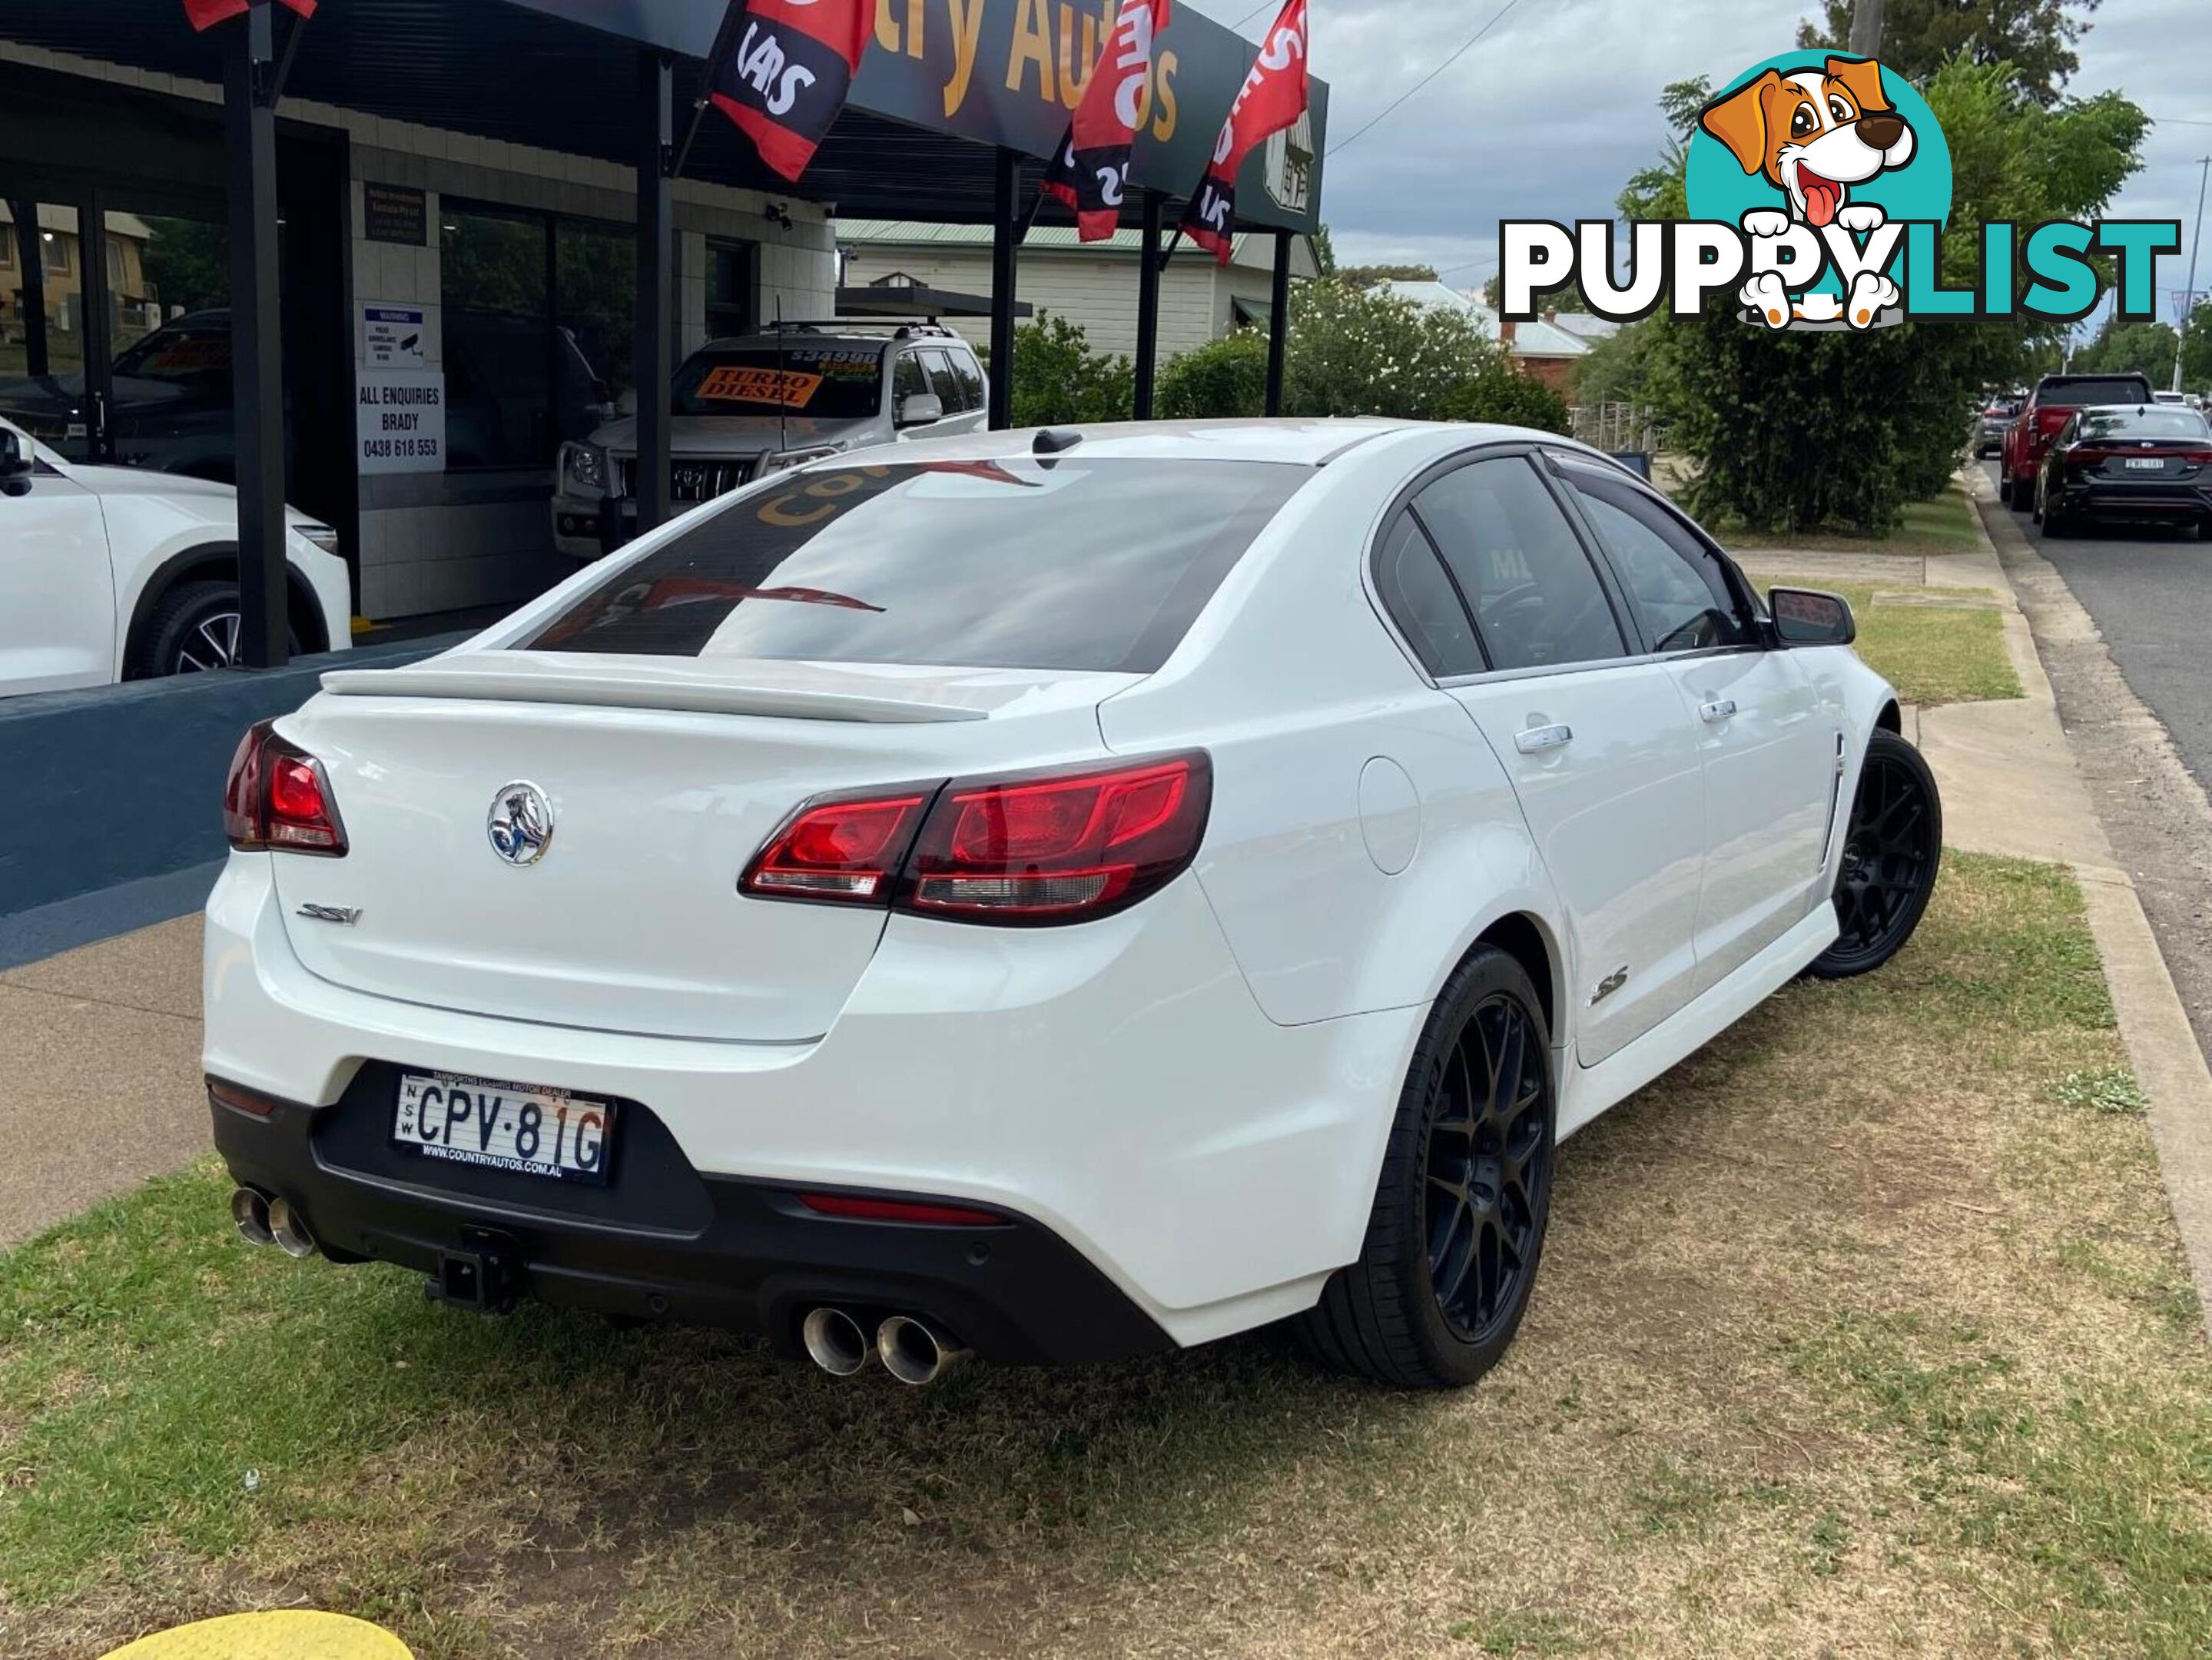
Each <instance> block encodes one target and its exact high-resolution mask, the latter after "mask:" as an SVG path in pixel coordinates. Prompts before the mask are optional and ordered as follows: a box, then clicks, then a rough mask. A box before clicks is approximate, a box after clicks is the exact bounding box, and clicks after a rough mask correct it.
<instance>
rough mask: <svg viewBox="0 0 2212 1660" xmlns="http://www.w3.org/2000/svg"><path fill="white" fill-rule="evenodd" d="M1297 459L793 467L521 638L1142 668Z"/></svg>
mask: <svg viewBox="0 0 2212 1660" xmlns="http://www.w3.org/2000/svg"><path fill="white" fill-rule="evenodd" d="M1312 476H1313V473H1312V470H1311V469H1310V468H1308V467H1302V466H1290V465H1283V464H1280V463H1277V462H1267V461H1212V460H1190V461H1139V460H1100V461H1085V460H1082V459H1078V458H1073V457H1070V458H1063V459H1057V460H1048V461H1041V460H1039V459H1034V458H1030V457H1026V456H1024V457H1020V458H1017V459H1008V460H1000V461H935V462H925V463H919V464H915V463H908V464H902V465H865V466H851V467H841V468H837V469H835V470H832V471H806V472H803V473H797V474H793V476H792V477H790V478H789V480H788V481H787V482H786V483H782V484H781V485H779V486H777V487H775V488H773V489H768V490H766V491H764V492H762V493H760V494H757V495H752V496H746V497H744V499H742V500H739V501H738V502H733V503H732V504H731V505H730V506H729V507H728V508H725V509H724V510H723V511H721V512H720V513H717V514H714V516H713V517H712V518H710V519H708V520H705V521H704V522H702V523H701V524H699V525H697V526H694V527H693V528H692V529H690V531H688V532H685V533H684V534H683V535H681V536H679V537H678V538H676V539H675V540H674V541H672V542H671V543H669V544H667V545H666V546H665V547H662V548H659V549H658V550H655V551H653V553H651V554H648V555H647V556H645V557H644V558H642V559H640V560H638V561H637V562H635V563H633V564H629V565H627V566H625V567H624V568H623V569H621V570H620V571H618V572H615V573H613V574H611V575H610V576H609V577H608V579H607V580H606V581H605V582H603V583H601V584H600V585H599V587H595V588H593V589H592V591H591V592H590V593H587V594H586V596H585V597H584V598H583V599H580V600H579V601H578V602H577V603H576V604H575V605H572V606H571V607H569V609H568V611H565V612H564V613H562V615H561V616H560V617H557V618H556V620H555V621H554V622H553V623H551V624H550V626H548V627H547V628H545V629H544V630H542V631H541V632H539V633H538V634H537V635H534V636H532V638H531V639H529V640H527V641H525V642H522V644H523V646H524V648H526V649H532V650H538V651H570V652H583V651H589V652H623V653H631V654H643V655H647V656H659V657H767V658H777V659H784V660H809V661H815V662H830V663H912V664H939V665H944V666H963V667H979V668H1038V669H1069V670H1109V671H1120V672H1128V673H1137V674H1148V673H1150V672H1152V671H1153V670H1154V669H1157V668H1158V667H1159V666H1160V665H1161V664H1162V663H1163V662H1164V661H1165V660H1166V659H1167V655H1168V654H1169V653H1170V652H1171V651H1173V650H1174V649H1175V648H1176V643H1177V642H1179V641H1181V640H1182V636H1183V635H1184V633H1185V631H1186V630H1188V629H1189V627H1190V624H1191V623H1192V621H1193V619H1194V618H1195V617H1197V615H1198V613H1199V611H1200V610H1201V609H1203V608H1204V606H1205V605H1206V601H1207V600H1208V599H1211V598H1212V595H1213V592H1214V590H1215V589H1216V588H1217V587H1219V586H1220V584H1221V579H1222V578H1223V577H1224V576H1225V575H1228V573H1229V571H1230V569H1231V567H1232V566H1234V565H1235V564H1236V562H1237V559H1238V557H1239V556H1241V555H1242V554H1243V551H1244V550H1245V549H1246V548H1247V547H1248V546H1249V545H1250V544H1251V541H1252V538H1254V537H1255V536H1256V535H1257V534H1258V533H1259V532H1260V530H1261V526H1264V525H1265V524H1266V523H1267V520H1269V519H1270V518H1272V517H1273V515H1274V514H1275V511H1276V509H1277V508H1280V507H1281V506H1282V505H1283V503H1284V502H1285V501H1287V500H1288V499H1289V498H1290V496H1291V492H1292V491H1294V490H1296V489H1297V487H1298V486H1299V485H1300V484H1302V483H1304V482H1305V481H1306V480H1307V479H1309V478H1310V477H1312Z"/></svg>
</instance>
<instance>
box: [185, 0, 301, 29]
mask: <svg viewBox="0 0 2212 1660" xmlns="http://www.w3.org/2000/svg"><path fill="white" fill-rule="evenodd" d="M284 3H285V4H286V5H288V6H289V7H291V9H293V10H294V11H296V12H298V13H299V14H300V15H301V16H302V17H313V15H315V0H284ZM252 9H253V0H185V17H186V18H187V19H188V20H189V21H191V26H192V27H194V28H195V29H211V28H213V27H215V26H216V24H217V23H227V22H228V21H230V20H231V19H232V18H234V17H243V16H245V15H246V13H247V12H249V11H251V10H252Z"/></svg>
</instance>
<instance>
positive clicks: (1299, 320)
mask: <svg viewBox="0 0 2212 1660" xmlns="http://www.w3.org/2000/svg"><path fill="white" fill-rule="evenodd" d="M1498 359H1499V352H1498V346H1497V344H1496V343H1495V342H1493V341H1490V340H1486V339H1485V338H1484V337H1482V335H1481V334H1480V332H1479V331H1477V330H1476V328H1475V326H1474V323H1473V322H1471V321H1470V320H1469V319H1468V318H1467V317H1466V316H1465V315H1464V314H1462V313H1459V312H1455V311H1444V310H1441V309H1437V308H1432V307H1424V306H1417V305H1414V304H1413V302H1412V301H1408V300H1401V299H1400V298H1398V296H1396V295H1392V294H1386V293H1384V292H1383V291H1382V290H1380V289H1355V288H1353V287H1352V286H1351V285H1350V284H1349V283H1344V282H1341V281H1336V282H1316V283H1307V284H1305V285H1304V288H1303V289H1300V290H1299V292H1298V293H1297V295H1295V296H1294V298H1293V301H1292V304H1291V326H1290V335H1289V337H1288V339H1287V340H1286V341H1285V349H1284V362H1283V408H1284V410H1285V412H1286V413H1288V414H1291V415H1393V416H1400V417H1408V418H1411V419H1415V420H1421V419H1435V418H1437V417H1438V416H1439V414H1440V412H1441V410H1442V409H1443V400H1444V398H1445V396H1446V395H1447V394H1448V393H1449V392H1451V391H1452V390H1453V389H1454V388H1455V387H1456V386H1459V385H1460V383H1461V382H1462V381H1464V380H1468V379H1470V378H1472V377H1473V376H1474V375H1476V374H1480V373H1481V372H1482V371H1483V370H1484V369H1485V368H1489V367H1491V366H1492V365H1493V364H1495V363H1496V362H1498Z"/></svg>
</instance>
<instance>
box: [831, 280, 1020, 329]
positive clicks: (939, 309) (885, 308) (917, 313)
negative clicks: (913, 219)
mask: <svg viewBox="0 0 2212 1660" xmlns="http://www.w3.org/2000/svg"><path fill="white" fill-rule="evenodd" d="M837 314H838V315H839V316H840V317H894V318H906V317H927V318H928V319H931V320H932V321H934V320H935V319H938V318H939V317H988V316H989V315H990V314H991V296H990V295H987V294H962V293H959V292H958V291H957V290H956V289H933V288H932V287H930V286H929V284H928V283H918V282H916V281H915V279H914V278H913V277H908V276H906V275H905V274H903V273H896V274H894V275H892V276H890V277H879V278H878V279H877V280H876V281H875V282H872V283H846V284H844V285H842V286H841V287H840V288H839V289H838V290H837ZM1013 314H1014V315H1015V316H1017V317H1027V316H1028V315H1030V302H1029V301H1026V300H1017V301H1013Z"/></svg>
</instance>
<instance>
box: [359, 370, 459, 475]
mask: <svg viewBox="0 0 2212 1660" xmlns="http://www.w3.org/2000/svg"><path fill="white" fill-rule="evenodd" d="M359 385H360V391H359V392H357V393H356V398H355V404H354V431H355V435H356V449H357V450H358V451H359V454H358V457H357V459H358V461H359V464H360V468H361V471H362V472H364V473H372V472H443V471H445V469H446V377H445V376H444V375H442V374H437V373H436V372H435V371H432V370H424V369H363V370H362V371H361V379H360V382H359Z"/></svg>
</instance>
